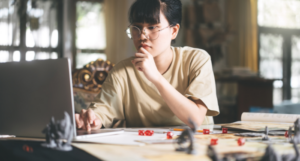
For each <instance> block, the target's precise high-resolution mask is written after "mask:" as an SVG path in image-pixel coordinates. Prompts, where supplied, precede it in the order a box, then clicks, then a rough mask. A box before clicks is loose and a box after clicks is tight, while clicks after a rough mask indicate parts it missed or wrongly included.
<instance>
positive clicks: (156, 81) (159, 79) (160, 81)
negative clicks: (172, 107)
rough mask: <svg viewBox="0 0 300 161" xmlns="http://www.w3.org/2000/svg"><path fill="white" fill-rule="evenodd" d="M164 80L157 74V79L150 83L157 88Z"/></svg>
mask: <svg viewBox="0 0 300 161" xmlns="http://www.w3.org/2000/svg"><path fill="white" fill-rule="evenodd" d="M164 79H165V78H164V77H163V76H162V75H161V74H159V75H158V77H157V79H155V80H154V81H152V83H153V84H154V85H155V86H156V88H159V87H160V86H161V85H162V84H163V81H164Z"/></svg>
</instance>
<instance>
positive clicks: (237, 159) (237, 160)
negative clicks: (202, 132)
mask: <svg viewBox="0 0 300 161" xmlns="http://www.w3.org/2000/svg"><path fill="white" fill-rule="evenodd" d="M207 156H208V157H209V158H210V159H211V160H212V161H249V160H251V159H250V158H247V157H246V156H243V154H240V153H231V154H226V155H225V156H223V158H221V159H219V157H218V154H217V153H216V151H215V150H214V148H213V147H212V146H211V145H208V147H207Z"/></svg>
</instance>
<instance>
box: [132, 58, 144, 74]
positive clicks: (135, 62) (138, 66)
mask: <svg viewBox="0 0 300 161" xmlns="http://www.w3.org/2000/svg"><path fill="white" fill-rule="evenodd" d="M143 61H144V58H135V59H134V60H132V61H131V63H132V64H133V65H134V66H135V68H136V69H137V70H139V71H143Z"/></svg>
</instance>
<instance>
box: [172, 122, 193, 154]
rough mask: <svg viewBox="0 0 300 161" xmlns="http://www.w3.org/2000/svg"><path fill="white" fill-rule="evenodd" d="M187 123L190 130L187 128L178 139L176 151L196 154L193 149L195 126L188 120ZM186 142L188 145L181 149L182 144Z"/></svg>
mask: <svg viewBox="0 0 300 161" xmlns="http://www.w3.org/2000/svg"><path fill="white" fill-rule="evenodd" d="M189 123H190V124H191V125H192V128H189V127H187V128H186V129H185V130H184V131H183V132H182V133H181V135H180V136H179V137H178V139H177V142H176V145H177V148H176V151H186V152H187V153H188V154H196V151H195V147H194V133H195V132H196V128H197V125H196V123H195V122H193V121H192V120H191V119H189ZM186 142H189V145H188V146H187V147H183V144H185V143H186Z"/></svg>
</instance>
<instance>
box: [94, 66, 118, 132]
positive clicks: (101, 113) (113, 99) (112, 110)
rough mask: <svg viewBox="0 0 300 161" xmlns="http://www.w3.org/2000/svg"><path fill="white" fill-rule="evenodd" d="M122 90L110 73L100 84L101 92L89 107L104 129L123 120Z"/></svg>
mask: <svg viewBox="0 0 300 161" xmlns="http://www.w3.org/2000/svg"><path fill="white" fill-rule="evenodd" d="M122 90H123V89H122V87H121V85H120V82H119V80H118V79H117V78H116V77H115V76H114V74H113V73H112V71H111V72H110V73H109V74H108V76H107V78H106V79H105V81H104V83H103V84H102V89H101V92H100V93H99V95H98V96H97V97H96V99H95V100H94V101H93V103H92V104H91V105H90V106H89V108H91V109H92V110H93V111H94V112H95V113H96V116H97V117H98V118H100V120H101V122H102V125H103V126H104V127H107V128H110V127H111V126H112V124H113V121H114V120H124V112H123V105H122V93H123V92H122Z"/></svg>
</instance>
